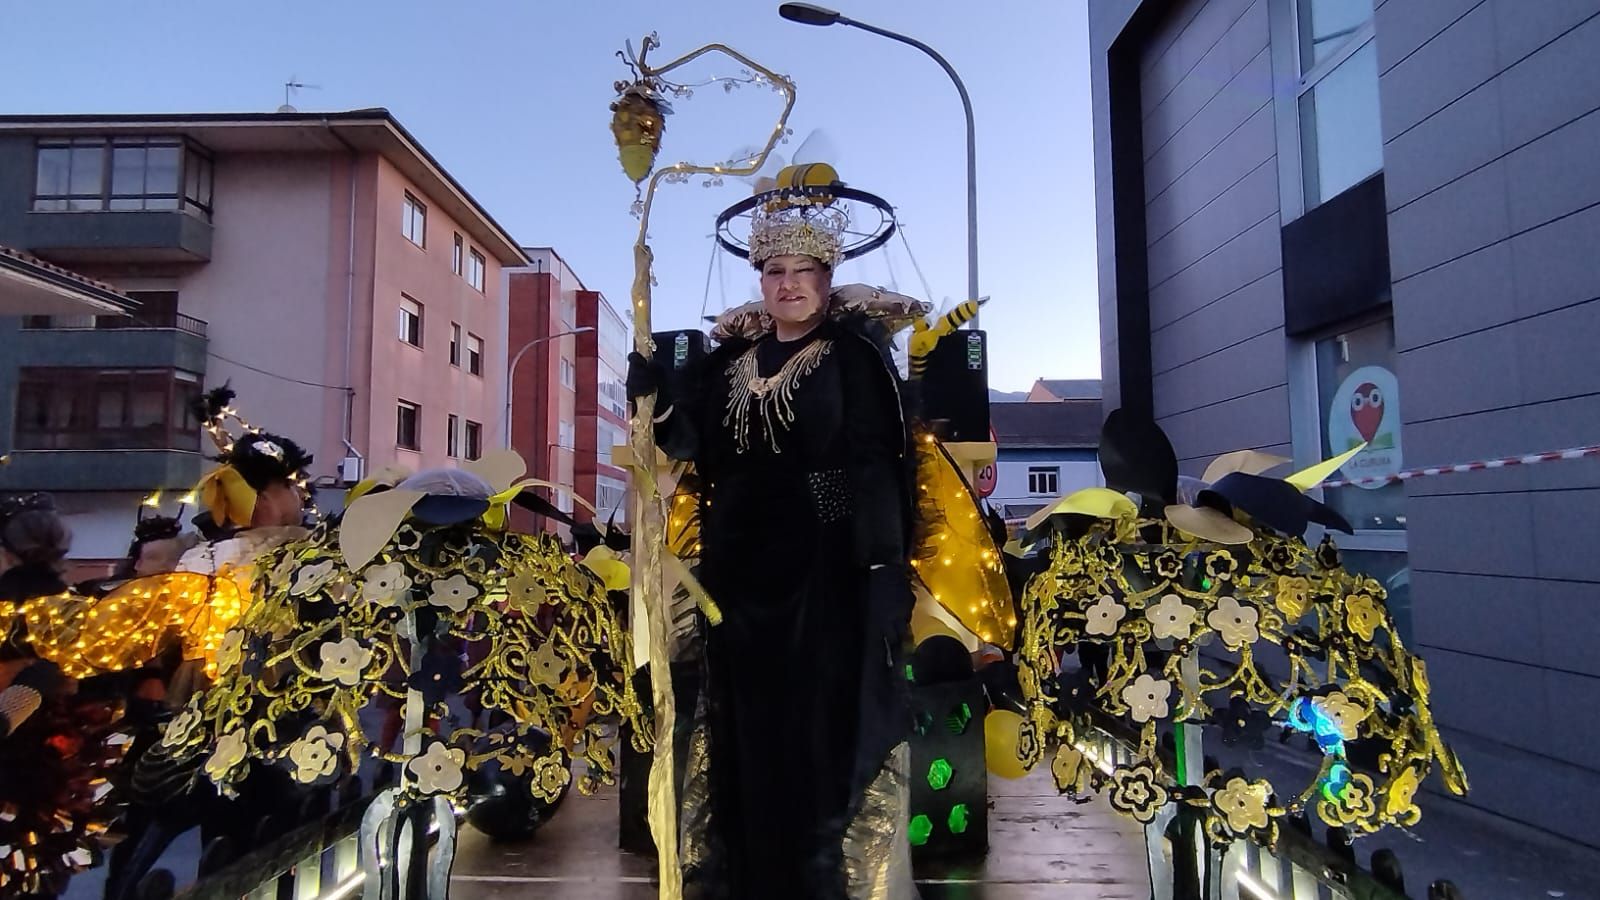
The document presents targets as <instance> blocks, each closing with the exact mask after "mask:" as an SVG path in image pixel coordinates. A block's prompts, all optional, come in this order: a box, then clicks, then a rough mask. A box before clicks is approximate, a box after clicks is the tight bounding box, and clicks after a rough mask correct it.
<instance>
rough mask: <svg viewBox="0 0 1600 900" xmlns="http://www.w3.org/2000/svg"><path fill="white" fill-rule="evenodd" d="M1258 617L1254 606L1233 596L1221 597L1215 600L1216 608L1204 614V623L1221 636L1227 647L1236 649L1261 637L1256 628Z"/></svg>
mask: <svg viewBox="0 0 1600 900" xmlns="http://www.w3.org/2000/svg"><path fill="white" fill-rule="evenodd" d="M1260 618H1261V614H1260V613H1258V612H1256V609H1255V607H1253V606H1247V605H1245V604H1243V603H1240V602H1239V601H1238V600H1237V599H1236V598H1233V597H1223V598H1222V599H1221V600H1218V601H1217V608H1216V609H1213V610H1212V611H1211V612H1210V613H1209V614H1207V615H1206V624H1207V625H1210V626H1211V628H1212V630H1214V631H1215V632H1216V633H1217V634H1219V635H1221V636H1222V643H1224V644H1226V645H1227V647H1228V649H1230V650H1237V649H1239V648H1240V647H1244V646H1246V645H1248V644H1254V643H1255V642H1256V641H1257V640H1259V639H1260V638H1261V632H1260V631H1259V630H1257V629H1256V622H1257V621H1259V620H1260Z"/></svg>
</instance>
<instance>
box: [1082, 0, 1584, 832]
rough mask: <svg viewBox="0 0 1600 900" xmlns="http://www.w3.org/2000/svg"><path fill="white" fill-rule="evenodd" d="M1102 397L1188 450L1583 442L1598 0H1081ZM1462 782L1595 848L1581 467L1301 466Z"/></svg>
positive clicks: (1473, 454) (1438, 456) (1481, 802)
mask: <svg viewBox="0 0 1600 900" xmlns="http://www.w3.org/2000/svg"><path fill="white" fill-rule="evenodd" d="M1089 19H1090V42H1091V57H1092V58H1091V73H1092V88H1093V106H1094V140H1095V162H1096V197H1095V202H1096V221H1097V230H1098V233H1099V243H1100V249H1099V254H1100V255H1099V260H1100V265H1099V274H1100V319H1101V332H1102V358H1103V367H1104V372H1103V374H1104V381H1105V393H1106V406H1107V408H1108V409H1112V408H1116V407H1118V406H1122V407H1127V408H1130V409H1134V410H1138V411H1141V412H1144V413H1147V414H1149V415H1152V416H1153V417H1155V418H1156V420H1157V421H1158V422H1160V424H1161V425H1162V427H1163V428H1164V429H1165V430H1166V431H1167V433H1168V434H1169V435H1170V436H1171V437H1172V440H1173V443H1174V445H1175V446H1176V448H1177V450H1178V454H1179V456H1180V457H1181V458H1182V466H1183V471H1184V473H1185V474H1189V475H1197V474H1199V472H1200V470H1202V469H1203V467H1204V466H1205V464H1206V462H1207V461H1208V460H1209V459H1210V458H1212V457H1213V456H1215V455H1217V454H1219V453H1222V452H1226V451H1229V450H1236V449H1241V448H1257V449H1262V450H1267V451H1270V452H1274V453H1279V454H1282V455H1285V456H1292V457H1294V459H1295V460H1296V462H1298V463H1301V464H1307V463H1310V462H1312V461H1315V460H1316V459H1319V458H1323V457H1326V456H1328V455H1331V454H1333V453H1337V452H1341V451H1343V450H1345V449H1347V448H1349V447H1353V446H1356V445H1357V444H1359V443H1362V442H1365V443H1366V444H1367V447H1368V449H1367V450H1366V451H1364V452H1363V453H1362V454H1360V455H1359V456H1358V457H1356V459H1355V460H1353V461H1352V464H1351V465H1350V466H1347V467H1346V469H1345V470H1344V474H1345V476H1346V477H1352V476H1353V477H1362V476H1371V477H1379V476H1387V475H1393V474H1395V473H1397V472H1399V471H1403V470H1409V469H1417V468H1422V467H1430V466H1442V465H1449V464H1454V463H1461V462H1470V461H1475V460H1481V459H1492V458H1497V457H1504V456H1511V455H1521V454H1528V453H1535V452H1540V451H1546V450H1553V449H1563V448H1568V447H1575V446H1582V445H1586V444H1593V443H1596V442H1597V440H1600V366H1595V365H1593V364H1592V361H1591V360H1590V359H1589V357H1590V355H1591V352H1592V351H1591V349H1590V348H1591V347H1592V346H1593V342H1594V339H1595V338H1596V337H1597V336H1600V302H1597V299H1600V266H1597V264H1596V262H1595V254H1594V252H1593V246H1594V244H1595V241H1596V238H1597V237H1600V168H1597V167H1596V166H1595V164H1594V160H1595V159H1597V158H1600V90H1597V89H1596V84H1597V75H1600V52H1597V51H1600V0H1559V2H1554V0H1553V2H1541V3H1527V2H1519V0H1091V2H1090V4H1089ZM1325 493H1326V498H1325V499H1326V500H1327V501H1328V502H1329V503H1330V504H1331V505H1333V506H1335V507H1336V508H1338V509H1339V510H1340V511H1341V512H1343V513H1344V514H1345V516H1346V517H1347V518H1348V519H1350V521H1351V522H1352V523H1353V524H1354V525H1355V526H1356V529H1357V534H1356V535H1355V536H1354V537H1353V538H1349V539H1346V540H1344V541H1342V542H1341V543H1342V544H1343V545H1344V546H1346V547H1348V548H1349V550H1348V551H1347V554H1346V560H1347V563H1348V564H1349V565H1351V566H1352V567H1353V568H1357V569H1361V570H1365V571H1367V572H1368V573H1369V574H1372V575H1374V576H1375V577H1378V578H1380V579H1382V580H1383V581H1384V582H1385V583H1386V584H1387V585H1388V587H1389V590H1390V596H1391V607H1392V609H1393V612H1394V613H1395V615H1396V618H1397V620H1398V622H1399V625H1400V627H1401V630H1402V632H1403V634H1404V636H1406V637H1407V638H1408V639H1409V640H1410V642H1411V644H1413V645H1414V646H1415V647H1417V648H1418V649H1419V650H1420V652H1421V653H1422V654H1423V655H1424V656H1425V657H1426V658H1427V660H1428V662H1429V671H1430V674H1431V676H1432V682H1433V685H1434V691H1435V698H1436V700H1435V702H1436V707H1435V712H1436V715H1437V718H1438V720H1439V722H1440V723H1441V725H1442V726H1443V727H1444V730H1445V732H1446V735H1447V737H1448V738H1449V739H1450V740H1451V741H1452V743H1453V746H1454V747H1455V748H1456V749H1457V750H1458V751H1459V752H1460V754H1461V756H1462V758H1463V760H1464V761H1465V763H1466V766H1467V770H1468V771H1469V772H1470V773H1471V775H1472V781H1473V791H1472V793H1471V794H1470V795H1469V797H1468V798H1467V802H1469V803H1472V804H1476V805H1478V806H1480V807H1483V808H1485V809H1488V810H1491V811H1493V812H1495V813H1497V814H1499V815H1502V816H1506V817H1508V818H1512V819H1516V820H1520V821H1523V822H1527V823H1530V824H1532V825H1535V826H1537V827H1541V828H1544V829H1547V830H1549V831H1552V832H1555V833H1558V834H1563V835H1567V836H1571V837H1574V838H1576V839H1578V840H1580V841H1583V842H1585V843H1588V844H1591V845H1600V819H1596V818H1595V817H1594V816H1593V815H1592V812H1591V811H1590V807H1589V805H1588V803H1587V800H1586V798H1588V797H1591V796H1593V795H1594V794H1595V792H1596V791H1597V790H1600V741H1597V740H1595V739H1596V738H1597V737H1600V732H1597V731H1596V726H1595V725H1594V723H1595V722H1597V721H1600V716H1597V713H1600V706H1597V704H1600V661H1597V657H1596V656H1595V655H1594V654H1593V653H1591V652H1589V647H1590V646H1591V645H1592V644H1593V642H1594V641H1595V639H1596V638H1600V575H1597V574H1596V573H1595V571H1594V570H1593V569H1591V568H1589V567H1587V566H1586V565H1584V561H1585V560H1586V557H1587V554H1586V553H1585V552H1584V549H1583V548H1585V547H1587V546H1588V545H1589V544H1590V543H1592V542H1593V540H1594V539H1595V537H1596V536H1597V534H1600V526H1597V524H1596V522H1597V520H1596V518H1595V517H1594V515H1593V513H1592V509H1593V506H1594V504H1595V502H1596V501H1597V500H1600V463H1597V462H1594V461H1569V462H1558V463H1551V464H1548V465H1540V466H1528V467H1516V468H1506V469H1491V470H1487V471H1481V472H1475V473H1470V474H1462V475H1447V476H1436V477H1424V478H1420V479H1416V480H1412V481H1408V482H1406V483H1404V484H1403V485H1402V484H1396V483H1382V482H1381V481H1379V482H1378V483H1375V484H1373V485H1372V486H1371V487H1370V488H1361V487H1346V488H1340V489H1335V490H1329V491H1326V492H1325Z"/></svg>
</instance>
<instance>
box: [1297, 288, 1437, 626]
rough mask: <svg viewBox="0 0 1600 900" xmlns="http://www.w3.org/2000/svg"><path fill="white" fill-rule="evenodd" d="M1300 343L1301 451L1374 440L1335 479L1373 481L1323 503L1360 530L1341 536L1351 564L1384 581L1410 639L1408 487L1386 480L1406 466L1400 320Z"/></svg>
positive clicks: (1329, 495) (1313, 453)
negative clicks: (1398, 365)
mask: <svg viewBox="0 0 1600 900" xmlns="http://www.w3.org/2000/svg"><path fill="white" fill-rule="evenodd" d="M1301 346H1302V347H1303V348H1304V349H1303V350H1301V351H1299V353H1298V355H1297V358H1298V359H1300V360H1303V361H1302V362H1301V363H1299V364H1298V365H1297V366H1296V367H1295V368H1294V369H1292V370H1291V379H1290V390H1291V395H1292V396H1294V397H1295V401H1294V402H1293V403H1292V404H1291V410H1292V413H1293V417H1294V424H1295V432H1296V450H1297V453H1296V456H1297V457H1298V458H1299V459H1300V460H1304V461H1306V462H1309V461H1313V460H1314V459H1316V460H1320V459H1327V458H1328V457H1330V456H1333V455H1335V454H1338V453H1343V452H1345V451H1347V450H1349V449H1351V448H1352V447H1355V446H1358V445H1360V444H1363V443H1365V444H1366V445H1367V448H1366V449H1365V450H1363V451H1362V452H1360V453H1358V454H1356V455H1355V456H1354V457H1352V458H1351V460H1350V461H1349V462H1347V463H1345V465H1344V466H1343V468H1341V469H1340V470H1339V472H1338V473H1336V474H1335V475H1333V476H1331V479H1330V480H1350V481H1356V480H1358V479H1374V480H1372V481H1370V482H1368V483H1364V484H1351V485H1348V486H1346V487H1337V488H1326V489H1323V490H1322V500H1323V502H1325V503H1327V504H1328V506H1330V507H1332V508H1333V509H1334V510H1335V511H1337V512H1338V513H1339V514H1340V515H1342V516H1344V517H1345V519H1346V520H1347V521H1349V523H1350V526H1351V527H1352V528H1353V529H1354V530H1355V534H1354V535H1353V536H1348V537H1341V538H1340V540H1339V545H1340V550H1341V552H1342V553H1343V558H1344V562H1345V567H1346V568H1348V569H1349V570H1350V571H1352V572H1359V573H1361V574H1363V575H1367V576H1370V577H1372V578H1375V579H1377V580H1378V581H1379V582H1381V583H1382V584H1383V585H1384V588H1385V589H1386V590H1387V591H1388V592H1389V599H1388V603H1387V606H1388V608H1389V612H1390V613H1391V614H1392V615H1393V616H1394V618H1395V628H1396V630H1397V631H1398V632H1399V634H1400V637H1401V639H1402V640H1409V639H1410V637H1411V570H1410V567H1409V562H1408V558H1407V554H1406V508H1405V499H1406V493H1405V486H1404V485H1403V484H1401V483H1398V482H1393V483H1391V482H1389V481H1387V480H1386V477H1385V476H1390V475H1395V474H1398V473H1399V472H1401V471H1403V470H1404V468H1405V465H1406V461H1405V449H1404V447H1403V446H1402V442H1401V424H1400V420H1401V409H1400V401H1401V390H1400V383H1399V380H1398V378H1397V377H1396V375H1395V373H1396V371H1397V370H1396V363H1397V360H1398V355H1397V354H1396V352H1395V346H1394V322H1393V320H1392V319H1389V318H1382V319H1377V320H1373V319H1367V320H1365V321H1358V322H1356V323H1354V324H1351V325H1346V326H1343V327H1341V328H1340V329H1338V330H1337V331H1334V332H1332V333H1328V334H1325V335H1324V336H1323V337H1322V338H1321V339H1319V340H1316V341H1308V342H1304V343H1303V344H1301ZM1297 373H1298V374H1297ZM1313 402H1314V403H1315V406H1312V403H1313Z"/></svg>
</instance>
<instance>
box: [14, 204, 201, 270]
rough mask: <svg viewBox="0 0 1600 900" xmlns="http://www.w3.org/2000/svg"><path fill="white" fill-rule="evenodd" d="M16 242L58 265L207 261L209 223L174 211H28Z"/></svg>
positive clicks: (185, 213) (188, 214)
mask: <svg viewBox="0 0 1600 900" xmlns="http://www.w3.org/2000/svg"><path fill="white" fill-rule="evenodd" d="M19 243H20V244H21V245H22V246H23V248H24V249H26V250H27V251H28V252H29V253H32V254H34V255H35V256H38V257H40V258H41V259H47V260H50V261H51V262H54V263H61V264H64V265H71V264H82V263H171V262H180V263H182V262H208V261H210V259H211V223H210V222H207V221H205V220H204V219H202V218H200V217H199V216H196V215H194V214H192V213H188V212H182V211H179V210H140V211H130V212H114V211H100V210H94V211H88V212H29V213H28V214H27V216H26V218H25V219H24V220H23V225H22V234H21V239H20V241H19Z"/></svg>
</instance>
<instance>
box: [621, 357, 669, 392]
mask: <svg viewBox="0 0 1600 900" xmlns="http://www.w3.org/2000/svg"><path fill="white" fill-rule="evenodd" d="M627 388H628V402H629V403H630V404H632V403H633V402H634V401H635V400H638V399H639V398H640V397H648V396H650V395H652V394H654V393H655V392H656V391H658V390H660V389H661V375H660V373H659V372H657V371H656V368H655V366H653V365H651V364H650V361H649V360H647V359H645V358H644V356H643V355H642V354H640V353H639V351H637V350H635V351H633V352H632V353H629V354H628V380H627Z"/></svg>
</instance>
